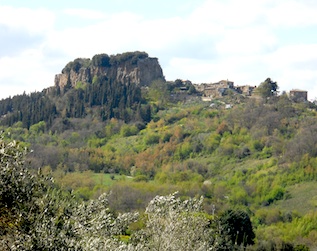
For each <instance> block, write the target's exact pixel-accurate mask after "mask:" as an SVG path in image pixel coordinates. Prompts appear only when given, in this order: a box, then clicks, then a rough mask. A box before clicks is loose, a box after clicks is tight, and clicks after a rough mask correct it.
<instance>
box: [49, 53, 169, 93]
mask: <svg viewBox="0 0 317 251" xmlns="http://www.w3.org/2000/svg"><path fill="white" fill-rule="evenodd" d="M100 76H105V77H107V78H108V79H112V80H114V81H119V82H122V83H127V82H128V81H129V82H130V83H135V84H137V85H140V86H149V85H150V84H151V82H153V81H154V80H157V79H162V80H165V79H164V75H163V71H162V68H161V66H160V65H159V63H158V59H157V58H151V57H149V56H148V54H147V53H145V52H127V53H123V54H117V55H115V56H108V55H107V54H99V55H95V56H94V57H93V58H92V59H91V60H90V59H83V58H78V59H75V60H74V61H72V62H69V63H68V64H67V65H66V66H65V68H64V69H63V70H62V73H61V74H57V75H56V76H55V86H59V87H60V88H64V87H65V86H66V85H70V86H72V87H75V86H76V85H77V83H79V82H81V83H92V82H93V80H94V78H95V77H100Z"/></svg>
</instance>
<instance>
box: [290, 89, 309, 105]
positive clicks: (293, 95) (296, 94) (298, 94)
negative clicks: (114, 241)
mask: <svg viewBox="0 0 317 251" xmlns="http://www.w3.org/2000/svg"><path fill="white" fill-rule="evenodd" d="M289 98H290V99H291V100H294V101H296V102H301V101H307V91H303V90H298V89H294V90H291V91H290V92H289Z"/></svg>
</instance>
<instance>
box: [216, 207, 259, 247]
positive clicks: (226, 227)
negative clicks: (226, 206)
mask: <svg viewBox="0 0 317 251" xmlns="http://www.w3.org/2000/svg"><path fill="white" fill-rule="evenodd" d="M220 225H221V227H222V233H223V234H224V235H227V236H228V237H229V241H230V243H231V245H232V246H234V245H237V246H244V247H245V246H247V245H251V244H254V238H255V234H254V232H253V229H252V223H251V220H250V218H249V216H248V214H247V213H246V212H244V211H241V210H227V211H225V212H224V213H223V214H222V215H221V217H220Z"/></svg>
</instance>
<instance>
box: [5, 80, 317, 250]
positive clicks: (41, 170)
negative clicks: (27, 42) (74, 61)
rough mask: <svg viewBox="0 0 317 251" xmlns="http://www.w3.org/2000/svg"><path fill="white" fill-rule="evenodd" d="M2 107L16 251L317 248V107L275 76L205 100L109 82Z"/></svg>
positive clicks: (10, 237) (177, 88)
mask: <svg viewBox="0 0 317 251" xmlns="http://www.w3.org/2000/svg"><path fill="white" fill-rule="evenodd" d="M187 84H188V83H187ZM228 104H230V106H229V108H228V106H227V105H228ZM0 112H1V116H2V118H1V124H2V126H1V130H2V131H3V133H2V138H1V151H0V156H1V165H2V169H1V173H0V181H1V191H0V212H1V221H0V224H1V245H2V246H1V249H3V250H214V249H215V250H240V249H241V250H242V249H243V250H245V249H248V250H310V249H312V250H313V249H314V248H316V243H317V215H316V212H315V209H316V206H317V197H316V195H315V191H316V189H317V185H316V182H315V181H316V180H317V150H316V149H317V123H316V122H317V117H316V115H317V111H316V105H315V104H313V103H311V102H308V101H306V102H295V101H293V100H291V99H290V98H289V97H288V96H287V95H286V94H285V93H283V94H279V93H278V85H277V83H276V82H273V81H272V80H271V79H267V80H265V81H263V82H262V83H259V87H258V88H257V92H255V93H254V95H252V96H250V97H249V96H244V95H241V94H238V93H234V92H229V93H227V94H226V95H225V96H223V97H219V98H215V99H214V100H212V101H211V102H203V101H201V98H200V96H199V95H198V94H197V93H196V91H195V90H194V89H193V86H192V85H190V84H189V85H187V86H183V82H182V81H180V80H176V81H174V82H165V81H162V80H159V81H155V82H153V83H151V85H150V86H149V87H147V88H141V87H139V86H137V85H134V84H133V83H119V82H114V81H112V80H111V79H106V78H102V77H96V78H94V81H93V83H91V84H86V83H78V85H76V87H70V86H65V88H64V89H63V90H61V89H59V88H57V87H54V88H51V89H50V91H43V92H39V93H32V94H30V95H26V94H23V95H19V96H14V97H12V98H7V99H4V100H2V101H0Z"/></svg>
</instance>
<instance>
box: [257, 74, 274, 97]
mask: <svg viewBox="0 0 317 251" xmlns="http://www.w3.org/2000/svg"><path fill="white" fill-rule="evenodd" d="M278 88H279V87H278V85H277V83H276V82H274V81H272V80H271V79H270V78H267V79H266V80H265V81H264V82H262V83H261V84H260V85H259V87H258V88H257V92H258V93H259V94H260V95H261V96H262V97H263V98H269V97H272V96H276V95H277V90H278Z"/></svg>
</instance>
